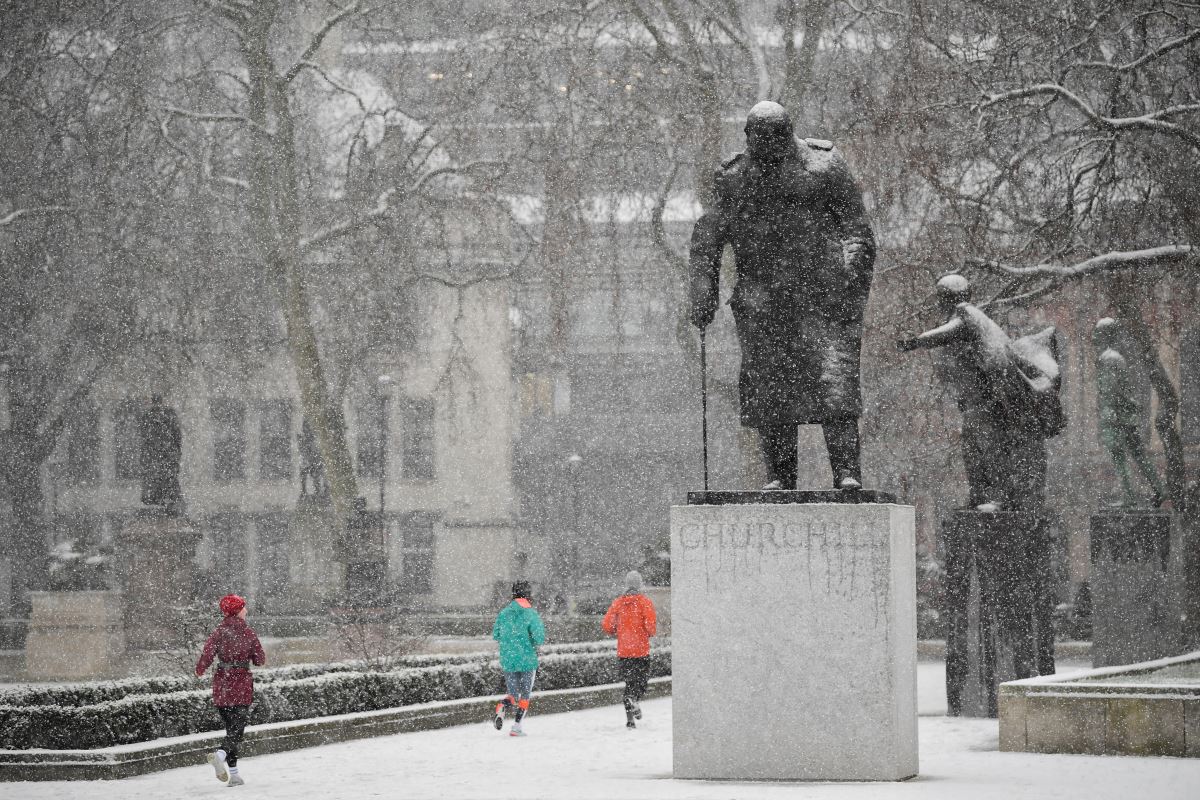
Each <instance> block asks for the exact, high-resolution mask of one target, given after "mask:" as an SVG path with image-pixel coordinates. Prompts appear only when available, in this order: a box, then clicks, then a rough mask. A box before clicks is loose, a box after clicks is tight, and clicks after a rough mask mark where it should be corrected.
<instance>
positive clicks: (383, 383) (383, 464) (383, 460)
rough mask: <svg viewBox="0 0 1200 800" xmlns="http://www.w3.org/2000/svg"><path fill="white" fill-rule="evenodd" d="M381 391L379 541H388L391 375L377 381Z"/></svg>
mask: <svg viewBox="0 0 1200 800" xmlns="http://www.w3.org/2000/svg"><path fill="white" fill-rule="evenodd" d="M377 384H378V389H379V391H378V392H377V394H378V395H379V541H380V543H381V544H386V542H387V525H386V523H385V522H384V521H383V512H384V496H383V495H384V486H385V485H386V483H387V461H388V459H387V417H386V414H387V390H388V388H389V387H390V386H391V384H392V376H391V375H380V376H379V379H378V381H377Z"/></svg>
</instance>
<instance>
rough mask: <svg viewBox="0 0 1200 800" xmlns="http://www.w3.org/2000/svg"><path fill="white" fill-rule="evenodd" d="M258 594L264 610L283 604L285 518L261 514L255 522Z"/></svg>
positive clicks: (287, 569) (287, 572) (287, 566)
mask: <svg viewBox="0 0 1200 800" xmlns="http://www.w3.org/2000/svg"><path fill="white" fill-rule="evenodd" d="M256 527H257V529H258V560H257V563H256V566H255V571H256V572H257V573H258V593H257V596H258V597H259V598H261V599H262V600H263V601H264V602H265V603H266V605H267V608H268V609H271V610H277V609H279V608H280V607H281V606H282V605H284V604H286V602H287V597H288V593H289V590H290V589H291V563H290V550H289V547H288V520H287V515H286V514H262V515H260V516H259V517H258V519H257V526H256Z"/></svg>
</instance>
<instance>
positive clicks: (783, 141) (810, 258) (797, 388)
mask: <svg viewBox="0 0 1200 800" xmlns="http://www.w3.org/2000/svg"><path fill="white" fill-rule="evenodd" d="M745 130H746V151H745V152H744V153H739V154H737V155H735V156H734V157H732V158H730V159H727V160H725V161H724V162H722V164H721V166H720V168H719V169H718V170H717V171H716V175H715V176H714V180H713V188H714V197H713V202H712V203H711V205H710V206H709V208H707V209H705V212H704V214H703V215H701V217H700V219H699V220H697V222H696V227H695V229H694V230H693V231H692V240H691V258H690V269H691V320H692V324H694V325H695V326H696V327H698V328H700V329H701V331H703V330H704V329H705V328H706V327H707V326H708V325H709V323H711V322H712V320H713V316H714V314H715V313H716V310H717V306H718V301H719V286H718V283H719V278H720V267H721V254H722V251H723V250H724V249H725V245H730V246H731V247H732V249H733V255H734V260H735V263H736V267H737V284H736V286H735V287H734V289H733V293H732V297H731V298H730V300H729V305H730V308H731V309H732V311H733V317H734V321H735V323H736V326H737V335H738V340H739V342H740V344H741V350H742V366H741V375H740V379H739V389H740V401H741V421H742V424H743V425H745V426H747V427H751V428H756V429H757V430H758V433H759V438H760V440H761V441H762V446H763V455H764V457H765V460H766V462H767V467H768V472H769V475H770V481H771V482H770V483H769V484H768V488H782V489H794V488H795V487H796V441H797V430H796V429H797V426H798V425H803V424H807V423H817V424H820V425H822V427H823V428H824V432H825V441H826V444H827V445H828V449H829V460H830V467H831V470H832V473H833V481H834V486H835V487H837V488H840V489H858V488H861V476H862V473H861V470H860V466H859V443H858V417H859V416H860V414H861V413H862V399H861V395H860V392H859V352H860V349H861V343H862V323H863V312H864V310H865V308H866V304H867V295H868V292H869V291H870V286H871V274H872V268H873V265H874V262H875V237H874V234H873V233H872V231H871V226H870V223H869V222H868V220H867V214H866V209H865V208H864V206H863V201H862V192H861V191H860V190H859V187H858V185H857V183H856V182H855V180H854V178H853V176H852V175H851V173H850V168H849V166H848V165H847V164H846V160H845V159H844V158H843V157H842V155H841V153H839V152H838V151H837V149H836V148H835V147H834V146H833V143H832V142H829V141H826V140H824V139H797V138H796V137H795V135H794V134H793V131H792V122H791V119H790V118H789V116H788V113H787V112H786V111H785V110H784V109H783V107H782V106H780V105H779V104H778V103H772V102H769V101H768V102H762V103H758V104H757V105H755V106H754V107H753V108H751V109H750V113H749V115H748V116H747V118H746V129H745Z"/></svg>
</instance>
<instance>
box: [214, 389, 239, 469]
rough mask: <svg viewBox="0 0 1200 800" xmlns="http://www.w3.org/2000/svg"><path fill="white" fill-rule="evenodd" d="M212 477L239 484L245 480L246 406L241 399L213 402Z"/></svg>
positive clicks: (219, 399)
mask: <svg viewBox="0 0 1200 800" xmlns="http://www.w3.org/2000/svg"><path fill="white" fill-rule="evenodd" d="M212 426H213V478H214V479H215V480H218V481H240V480H244V479H245V477H246V404H245V403H244V402H243V401H241V400H233V399H230V398H218V399H216V400H213V401H212Z"/></svg>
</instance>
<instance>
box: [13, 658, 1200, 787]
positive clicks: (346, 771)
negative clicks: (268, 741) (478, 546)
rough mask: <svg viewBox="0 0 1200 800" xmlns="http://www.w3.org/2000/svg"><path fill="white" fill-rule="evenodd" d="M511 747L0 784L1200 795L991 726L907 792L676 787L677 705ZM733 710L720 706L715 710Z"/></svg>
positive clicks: (958, 739)
mask: <svg viewBox="0 0 1200 800" xmlns="http://www.w3.org/2000/svg"><path fill="white" fill-rule="evenodd" d="M937 667H940V664H939V665H932V664H930V665H926V664H922V670H921V673H922V674H921V681H920V690H921V691H920V694H921V695H922V702H921V706H922V708H921V710H922V713H923V714H931V713H935V711H936V709H935V706H936V702H935V698H934V697H931V696H930V694H929V693H930V692H931V691H935V690H938V689H940V686H938V684H937V680H936V679H937V676H938V674H939V672H940V670H939V669H937ZM534 707H535V711H534V713H533V714H532V715H531V716H530V718H529V719H528V721H527V722H526V730H527V731H528V733H529V735H528V736H527V737H525V738H523V739H513V738H510V737H508V736H507V735H506V733H507V731H506V732H505V734H501V733H497V732H496V731H495V730H494V729H493V728H492V727H491V726H490V725H489V724H488V723H487V722H486V721H483V720H481V721H480V723H479V724H478V725H471V726H465V727H458V728H447V729H444V730H439V731H429V732H425V733H408V734H399V735H396V736H388V737H381V738H376V739H365V740H360V741H357V742H345V743H342V744H334V745H328V746H325V747H319V748H311V749H307V750H297V751H294V752H290V753H281V754H278V755H273V756H261V757H257V758H248V759H246V760H244V761H243V763H242V765H241V767H242V774H243V776H244V777H245V779H246V785H245V786H244V787H241V788H239V789H237V790H234V789H229V788H226V787H225V786H224V785H222V784H221V783H218V782H217V781H216V780H215V778H214V777H213V775H212V771H211V769H209V767H208V766H207V765H197V766H195V767H191V768H186V769H176V770H170V771H168V772H161V773H157V774H154V775H145V776H142V777H139V778H128V779H125V780H122V781H109V782H104V781H97V782H92V783H80V782H70V783H67V782H63V783H21V784H11V783H10V784H0V797H3V798H10V797H11V798H14V800H15V798H22V800H44V799H46V798H54V799H55V800H81V799H84V798H86V799H87V800H91V799H92V798H95V800H173V799H174V798H181V799H182V798H195V797H228V796H230V794H229V793H231V792H234V791H237V792H238V793H239V795H245V796H247V797H253V798H255V800H260V799H261V800H284V798H287V799H288V800H291V799H292V798H303V799H305V800H307V798H320V800H337V799H339V798H347V800H352V799H353V800H357V798H372V797H386V798H405V799H406V800H407V799H408V798H431V800H432V798H449V799H450V800H457V799H458V798H463V799H464V800H467V799H469V798H479V800H504V799H505V798H514V799H516V800H539V799H540V798H547V799H549V798H554V800H559V798H562V799H564V800H591V799H592V798H595V800H637V799H638V798H645V799H646V800H658V799H659V798H714V799H717V798H719V799H720V800H730V799H731V798H737V799H738V800H740V799H741V798H748V799H749V800H753V799H754V798H775V797H779V798H833V799H834V800H862V799H864V798H872V799H873V798H920V800H967V799H969V800H990V799H991V798H995V800H1026V799H1028V800H1040V799H1044V800H1051V799H1053V800H1075V798H1086V800H1107V799H1108V798H1112V800H1129V798H1153V800H1171V799H1172V798H1181V800H1182V799H1183V798H1187V800H1196V798H1197V797H1200V759H1170V758H1127V757H1096V756H1047V755H1032V754H1024V753H1001V752H998V751H997V723H996V722H995V721H994V720H973V719H949V718H946V717H942V716H922V717H921V719H920V736H921V775H920V777H918V778H916V779H914V780H911V781H906V782H904V783H896V784H865V783H840V784H837V783H827V784H779V783H725V782H720V783H718V782H703V781H676V780H673V779H672V778H671V700H670V699H662V700H652V701H649V702H647V703H645V705H644V708H645V719H644V720H643V721H642V723H641V727H639V728H638V729H637V730H635V731H627V730H625V728H624V714H623V713H622V711H621V709H620V708H618V707H616V706H613V707H610V708H599V709H592V710H589V711H579V712H575V713H572V714H553V715H548V716H545V717H539V716H537V714H536V698H535V703H534ZM722 712H724V713H736V709H714V713H722Z"/></svg>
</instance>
